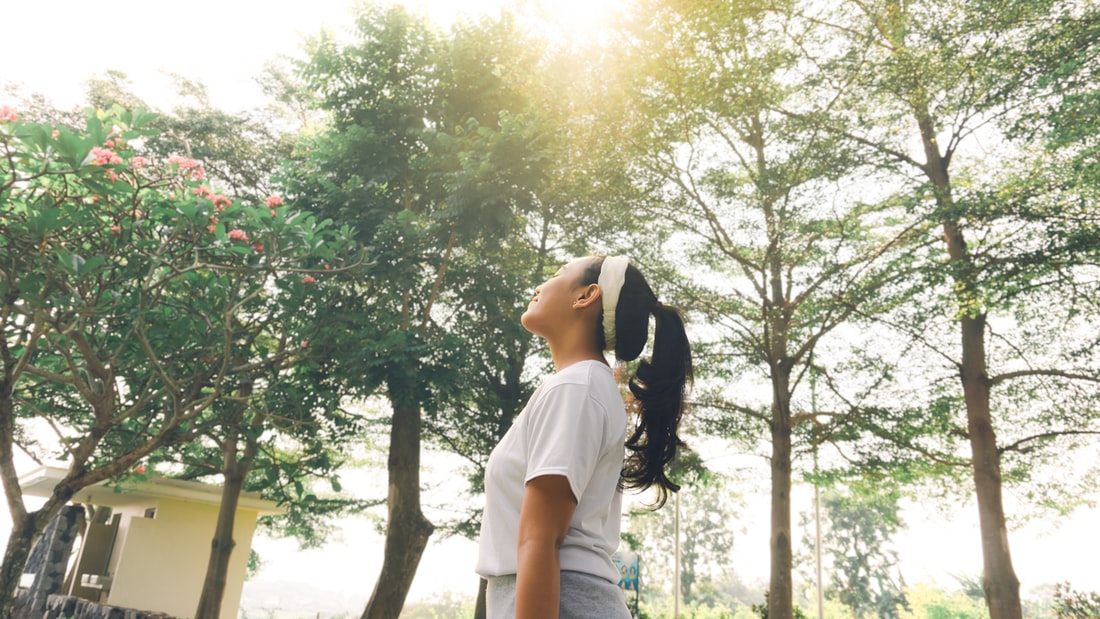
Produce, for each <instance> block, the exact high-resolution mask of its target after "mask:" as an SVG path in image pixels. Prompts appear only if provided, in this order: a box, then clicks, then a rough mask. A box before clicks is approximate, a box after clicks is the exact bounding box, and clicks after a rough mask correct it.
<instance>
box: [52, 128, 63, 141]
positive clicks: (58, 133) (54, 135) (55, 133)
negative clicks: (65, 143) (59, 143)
mask: <svg viewBox="0 0 1100 619" xmlns="http://www.w3.org/2000/svg"><path fill="white" fill-rule="evenodd" d="M59 135H61V132H60V131H58V130H57V129H54V130H53V131H51V132H50V137H51V138H53V139H55V140H56V139H57V136H59Z"/></svg>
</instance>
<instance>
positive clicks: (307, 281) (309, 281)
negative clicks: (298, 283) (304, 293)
mask: <svg viewBox="0 0 1100 619" xmlns="http://www.w3.org/2000/svg"><path fill="white" fill-rule="evenodd" d="M302 283H303V284H316V283H317V280H316V279H314V277H313V276H312V275H306V276H305V277H303V278H302Z"/></svg>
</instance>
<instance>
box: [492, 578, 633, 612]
mask: <svg viewBox="0 0 1100 619" xmlns="http://www.w3.org/2000/svg"><path fill="white" fill-rule="evenodd" d="M485 611H486V612H485V617H486V619H513V617H515V616H516V577H515V575H514V574H513V575H511V576H495V577H493V578H490V579H489V588H488V589H487V590H486V594H485ZM558 617H560V619H630V611H629V610H627V607H626V596H625V595H624V594H623V591H622V589H620V588H619V586H618V585H617V584H615V583H612V582H608V581H607V580H604V579H603V578H600V577H599V576H594V575H592V574H585V573H583V572H571V571H568V570H562V572H561V610H560V611H559V612H558Z"/></svg>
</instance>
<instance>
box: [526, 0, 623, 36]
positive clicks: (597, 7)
mask: <svg viewBox="0 0 1100 619" xmlns="http://www.w3.org/2000/svg"><path fill="white" fill-rule="evenodd" d="M621 4H622V2H621V1H620V0H534V1H533V2H532V5H533V7H534V9H535V12H536V14H537V15H538V16H539V18H541V19H542V20H544V21H545V22H546V23H547V24H548V25H549V26H551V27H552V28H553V29H555V30H556V31H557V34H559V35H560V36H562V37H564V38H568V39H574V40H580V39H592V38H599V36H600V33H601V31H605V30H606V29H607V27H608V26H610V25H611V23H612V20H613V19H614V17H615V15H616V13H617V12H618V10H619V9H621Z"/></svg>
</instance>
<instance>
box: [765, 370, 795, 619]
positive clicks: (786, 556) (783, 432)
mask: <svg viewBox="0 0 1100 619" xmlns="http://www.w3.org/2000/svg"><path fill="white" fill-rule="evenodd" d="M789 372H790V369H789V368H787V367H786V366H785V365H784V364H782V363H773V364H772V389H773V390H774V392H773V393H772V422H771V430H772V460H771V464H772V505H771V510H772V514H771V581H770V584H769V585H768V619H791V617H793V616H794V585H793V583H792V580H791V569H792V564H793V558H792V554H791V553H792V549H791V406H790V405H791V397H790V389H789V381H790V375H789Z"/></svg>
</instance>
